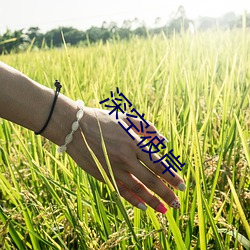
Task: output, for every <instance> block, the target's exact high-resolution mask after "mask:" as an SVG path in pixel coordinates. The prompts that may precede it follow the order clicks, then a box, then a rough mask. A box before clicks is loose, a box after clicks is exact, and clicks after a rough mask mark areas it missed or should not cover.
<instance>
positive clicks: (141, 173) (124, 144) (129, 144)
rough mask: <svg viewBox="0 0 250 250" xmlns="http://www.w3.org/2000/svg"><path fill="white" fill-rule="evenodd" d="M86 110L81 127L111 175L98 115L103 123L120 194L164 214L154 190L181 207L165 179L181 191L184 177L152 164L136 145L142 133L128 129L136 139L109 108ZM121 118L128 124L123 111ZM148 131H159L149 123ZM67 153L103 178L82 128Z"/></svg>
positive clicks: (154, 157)
mask: <svg viewBox="0 0 250 250" xmlns="http://www.w3.org/2000/svg"><path fill="white" fill-rule="evenodd" d="M84 112H85V114H84V116H83V118H82V120H81V122H80V127H81V130H82V132H83V134H84V136H85V138H86V140H87V143H88V145H89V146H90V147H91V149H92V150H93V151H94V153H95V155H96V156H97V158H98V159H99V161H100V163H101V164H102V166H103V167H104V169H105V171H106V173H107V175H108V176H109V177H110V175H109V172H108V168H107V165H106V161H105V157H104V154H103V150H102V146H101V137H100V130H99V127H98V123H97V118H98V120H99V122H100V126H101V129H102V134H103V138H104V142H105V146H106V148H107V152H108V156H109V160H110V163H111V166H112V170H113V173H114V176H115V179H116V181H117V186H118V188H119V192H120V194H121V195H122V196H123V197H124V198H125V199H126V200H127V201H128V202H130V203H131V204H132V205H134V206H137V207H139V208H141V209H142V210H146V206H145V203H147V204H148V205H149V206H151V207H152V208H153V209H155V210H156V211H158V212H161V213H165V212H166V211H167V209H166V207H165V205H164V203H162V202H161V201H160V199H158V198H157V197H156V196H155V195H153V194H152V192H151V191H150V190H152V191H153V192H154V193H156V194H157V195H158V196H159V197H160V198H161V199H162V200H163V201H165V202H166V203H167V204H168V205H169V206H171V207H174V208H179V207H180V203H179V200H178V197H177V196H176V195H175V193H174V192H173V191H172V190H171V189H170V188H168V187H167V186H166V185H165V183H164V182H163V181H162V179H164V180H166V181H167V182H168V183H169V184H170V185H172V186H173V187H174V188H176V189H179V190H182V191H183V190H184V189H185V187H186V186H185V184H184V181H183V179H182V178H181V177H180V176H179V175H178V174H177V173H175V172H174V175H175V177H173V176H172V175H171V174H170V173H168V172H166V173H165V174H162V172H163V171H164V170H165V168H164V167H163V166H162V164H161V163H160V162H159V163H153V161H151V160H150V158H149V155H148V154H147V153H144V152H143V151H142V150H141V149H140V147H138V146H137V144H138V143H139V142H140V141H141V139H140V137H139V135H137V134H136V133H135V132H134V131H132V129H131V130H129V131H131V132H130V133H131V134H132V135H133V136H134V138H135V140H133V139H132V138H131V137H130V136H129V135H128V134H127V133H126V132H125V131H124V130H123V128H122V127H121V126H120V125H119V124H118V120H116V119H115V114H114V115H113V114H112V115H109V112H108V111H104V110H100V109H93V108H84ZM119 118H120V119H119V121H120V122H121V123H122V124H123V126H125V127H128V124H126V121H127V120H126V119H125V118H126V117H125V115H123V114H121V113H120V114H119ZM131 120H132V121H133V122H134V124H135V125H140V120H139V119H135V118H131ZM148 130H150V131H156V128H155V127H154V126H153V125H152V124H151V123H150V129H148ZM145 135H146V134H145ZM158 135H159V134H158ZM147 136H148V134H147ZM67 152H68V153H69V155H70V156H71V157H72V158H73V159H74V160H75V161H76V163H77V164H78V165H79V166H81V167H82V168H83V169H84V170H85V171H87V172H88V173H90V174H91V175H92V176H94V177H95V178H97V179H98V180H100V181H104V180H103V178H102V176H101V173H100V172H99V170H98V168H97V166H96V164H95V162H94V160H93V158H92V156H91V155H90V153H89V151H88V149H87V146H86V145H85V142H84V140H83V138H82V134H81V131H80V130H78V131H77V132H76V133H75V135H74V140H73V142H72V143H71V144H69V146H68V150H67ZM152 158H153V160H158V159H160V157H159V156H158V155H156V154H153V156H152ZM142 163H143V164H145V165H146V166H147V167H148V168H149V169H150V170H151V171H150V170H149V169H147V168H146V167H145V166H144V165H143V164H142ZM161 178H162V179H161Z"/></svg>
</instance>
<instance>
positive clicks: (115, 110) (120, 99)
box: [99, 88, 132, 119]
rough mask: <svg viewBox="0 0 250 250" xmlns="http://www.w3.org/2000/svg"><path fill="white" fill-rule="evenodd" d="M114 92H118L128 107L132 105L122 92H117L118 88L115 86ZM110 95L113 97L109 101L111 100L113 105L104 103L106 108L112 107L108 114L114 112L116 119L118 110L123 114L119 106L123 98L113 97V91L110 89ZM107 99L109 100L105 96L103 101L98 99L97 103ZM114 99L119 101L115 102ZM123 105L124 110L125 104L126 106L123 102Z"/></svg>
mask: <svg viewBox="0 0 250 250" xmlns="http://www.w3.org/2000/svg"><path fill="white" fill-rule="evenodd" d="M116 92H117V94H119V96H121V97H123V98H124V100H125V101H126V102H127V103H128V104H129V107H131V106H132V103H131V102H130V101H129V100H128V99H127V97H126V96H125V95H124V94H123V93H119V88H116ZM110 95H111V98H113V99H111V101H112V102H113V104H114V105H107V104H105V107H107V108H113V110H111V111H110V112H109V115H111V114H113V113H114V112H116V119H118V112H119V111H120V112H121V113H123V114H124V111H123V110H122V108H121V105H122V101H123V99H122V98H115V97H114V94H113V91H110ZM109 100H110V99H109V98H106V99H104V100H103V101H100V102H99V103H100V104H103V103H105V102H107V101H109ZM116 101H119V102H120V103H117V102H116ZM123 106H124V110H125V111H126V110H127V106H126V103H125V102H124V103H123Z"/></svg>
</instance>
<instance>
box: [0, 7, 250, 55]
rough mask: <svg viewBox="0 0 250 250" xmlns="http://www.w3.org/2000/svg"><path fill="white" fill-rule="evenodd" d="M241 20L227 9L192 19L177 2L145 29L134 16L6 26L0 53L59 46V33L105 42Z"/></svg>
mask: <svg viewBox="0 0 250 250" xmlns="http://www.w3.org/2000/svg"><path fill="white" fill-rule="evenodd" d="M244 19H245V24H246V27H250V14H249V13H248V14H247V13H245V16H244ZM242 20H243V18H242V16H237V15H236V14H235V13H234V12H229V13H227V14H225V15H224V16H223V17H221V18H219V19H215V18H210V17H200V18H198V19H197V20H191V19H188V18H187V16H186V13H185V9H184V7H183V6H180V7H179V8H178V11H177V12H176V13H175V15H174V16H173V17H172V18H171V20H170V21H169V22H167V23H165V24H164V25H162V24H161V23H162V20H161V18H156V19H155V25H154V28H150V29H147V28H146V25H145V23H144V22H143V21H140V20H139V19H137V18H135V19H134V20H125V21H124V22H123V24H122V26H121V27H118V25H117V23H115V22H110V23H109V24H108V23H107V22H103V24H102V26H101V27H91V28H90V29H88V30H86V31H80V30H78V29H75V28H73V27H59V28H56V29H52V30H50V31H48V32H46V33H42V32H41V31H40V29H39V28H38V27H30V28H29V29H28V30H27V31H25V30H24V29H21V30H16V31H14V32H12V31H11V30H9V29H7V31H6V32H5V33H4V34H2V35H1V34H0V54H3V53H5V54H7V53H10V52H19V51H24V50H27V49H28V48H32V49H41V48H44V49H46V48H54V47H61V46H62V45H63V40H62V33H63V35H64V38H65V41H66V43H67V46H71V45H72V46H84V45H89V44H92V43H96V42H100V41H102V42H103V43H106V42H107V41H112V40H123V39H130V38H131V37H134V36H138V37H147V36H149V35H155V34H160V33H164V34H165V35H166V36H171V35H172V34H173V32H175V33H179V32H182V31H189V32H191V33H195V32H196V31H197V30H199V31H202V30H207V29H211V28H216V29H217V28H221V29H234V28H240V27H242Z"/></svg>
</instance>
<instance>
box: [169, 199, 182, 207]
mask: <svg viewBox="0 0 250 250" xmlns="http://www.w3.org/2000/svg"><path fill="white" fill-rule="evenodd" d="M180 206H181V203H180V202H179V200H177V199H176V200H173V201H172V202H171V204H170V207H172V208H175V209H179V208H180Z"/></svg>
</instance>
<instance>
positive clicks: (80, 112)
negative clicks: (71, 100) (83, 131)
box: [57, 100, 84, 153]
mask: <svg viewBox="0 0 250 250" xmlns="http://www.w3.org/2000/svg"><path fill="white" fill-rule="evenodd" d="M76 103H77V107H78V108H79V110H78V111H77V113H76V119H77V120H76V121H74V122H73V123H72V126H71V129H72V131H71V132H70V133H69V134H68V135H67V136H66V137H65V141H64V145H62V146H61V147H58V148H57V151H58V152H59V153H63V152H65V151H66V150H67V145H68V144H70V143H71V142H72V140H73V134H74V133H75V131H76V130H77V129H78V128H79V121H80V120H81V119H82V117H83V115H84V111H83V107H84V102H83V101H82V100H77V102H76Z"/></svg>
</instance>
